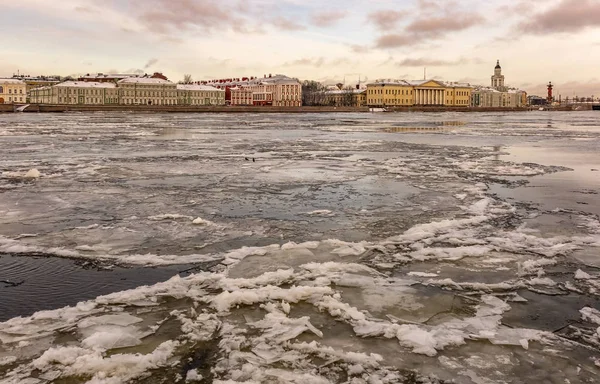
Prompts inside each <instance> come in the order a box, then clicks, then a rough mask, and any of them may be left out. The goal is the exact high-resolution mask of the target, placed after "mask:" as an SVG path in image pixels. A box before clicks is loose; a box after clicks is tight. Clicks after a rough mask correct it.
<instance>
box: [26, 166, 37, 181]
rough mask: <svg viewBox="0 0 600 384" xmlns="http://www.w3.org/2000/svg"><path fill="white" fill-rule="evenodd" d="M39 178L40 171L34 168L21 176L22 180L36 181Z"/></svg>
mask: <svg viewBox="0 0 600 384" xmlns="http://www.w3.org/2000/svg"><path fill="white" fill-rule="evenodd" d="M40 176H41V174H40V171H38V170H37V169H35V168H32V169H30V170H29V171H27V173H25V175H23V178H24V179H38V178H39V177H40Z"/></svg>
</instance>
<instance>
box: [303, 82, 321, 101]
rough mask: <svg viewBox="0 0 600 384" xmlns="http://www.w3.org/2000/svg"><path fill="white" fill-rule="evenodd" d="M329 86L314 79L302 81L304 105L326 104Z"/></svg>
mask: <svg viewBox="0 0 600 384" xmlns="http://www.w3.org/2000/svg"><path fill="white" fill-rule="evenodd" d="M326 91H327V88H326V87H325V86H324V85H323V84H321V83H319V82H317V81H313V80H305V81H304V82H303V83H302V105H313V106H314V105H326V104H327V94H326Z"/></svg>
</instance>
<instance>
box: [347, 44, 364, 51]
mask: <svg viewBox="0 0 600 384" xmlns="http://www.w3.org/2000/svg"><path fill="white" fill-rule="evenodd" d="M350 49H352V52H354V53H367V52H369V47H366V46H364V45H359V44H352V45H351V46H350Z"/></svg>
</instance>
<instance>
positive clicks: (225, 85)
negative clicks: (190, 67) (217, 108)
mask: <svg viewBox="0 0 600 384" xmlns="http://www.w3.org/2000/svg"><path fill="white" fill-rule="evenodd" d="M202 84H204V85H210V86H213V87H215V88H218V89H223V90H225V100H226V103H228V104H231V105H265V106H274V107H299V106H301V105H302V85H301V84H300V82H299V81H298V80H297V79H292V78H290V77H288V76H285V75H275V76H273V75H269V76H268V77H267V75H264V77H263V78H258V77H250V78H248V77H243V78H235V79H222V80H212V81H206V82H202ZM248 92H250V93H251V94H252V98H251V100H252V102H251V103H250V102H249V98H248ZM234 96H235V97H234Z"/></svg>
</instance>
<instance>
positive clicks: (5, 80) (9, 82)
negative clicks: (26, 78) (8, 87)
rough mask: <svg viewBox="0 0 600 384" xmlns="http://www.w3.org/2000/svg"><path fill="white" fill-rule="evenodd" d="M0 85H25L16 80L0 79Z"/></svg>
mask: <svg viewBox="0 0 600 384" xmlns="http://www.w3.org/2000/svg"><path fill="white" fill-rule="evenodd" d="M0 84H16V85H25V82H23V81H21V80H17V79H0Z"/></svg>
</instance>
